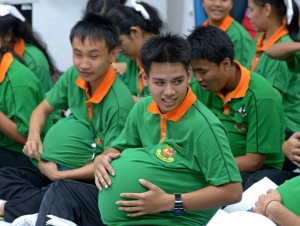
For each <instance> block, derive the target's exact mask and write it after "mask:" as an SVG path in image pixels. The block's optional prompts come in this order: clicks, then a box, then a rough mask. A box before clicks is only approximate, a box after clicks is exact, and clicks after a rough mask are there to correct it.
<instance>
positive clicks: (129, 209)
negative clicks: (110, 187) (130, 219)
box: [119, 206, 141, 212]
mask: <svg viewBox="0 0 300 226" xmlns="http://www.w3.org/2000/svg"><path fill="white" fill-rule="evenodd" d="M119 210H122V211H126V212H138V211H141V210H140V207H137V206H134V207H127V206H120V207H119Z"/></svg>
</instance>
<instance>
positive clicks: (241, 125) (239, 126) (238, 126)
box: [234, 122, 247, 133]
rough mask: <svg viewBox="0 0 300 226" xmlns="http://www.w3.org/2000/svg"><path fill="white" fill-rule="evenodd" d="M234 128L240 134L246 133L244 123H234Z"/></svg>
mask: <svg viewBox="0 0 300 226" xmlns="http://www.w3.org/2000/svg"><path fill="white" fill-rule="evenodd" d="M234 128H236V130H238V131H240V132H242V133H244V132H246V131H247V128H246V126H245V124H244V123H238V122H236V123H235V124H234Z"/></svg>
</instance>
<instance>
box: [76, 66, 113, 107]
mask: <svg viewBox="0 0 300 226" xmlns="http://www.w3.org/2000/svg"><path fill="white" fill-rule="evenodd" d="M115 76H116V73H115V70H114V69H113V68H112V67H109V69H108V71H107V73H106V75H105V77H104V79H103V80H102V82H101V83H100V85H99V87H98V88H97V90H96V92H95V93H94V95H93V96H92V97H91V96H90V94H89V84H88V82H86V81H84V80H83V79H82V78H81V77H80V76H79V77H78V78H77V80H76V85H77V86H79V87H80V88H81V89H84V90H85V93H86V96H87V97H88V101H86V102H87V103H95V104H96V103H100V102H101V101H102V99H103V98H104V97H105V95H106V94H107V93H108V91H109V89H110V87H111V86H112V84H113V83H114V81H115Z"/></svg>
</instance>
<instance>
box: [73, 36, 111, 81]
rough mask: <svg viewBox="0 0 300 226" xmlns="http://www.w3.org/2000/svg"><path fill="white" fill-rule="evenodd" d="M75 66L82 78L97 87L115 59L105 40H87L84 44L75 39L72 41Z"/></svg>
mask: <svg viewBox="0 0 300 226" xmlns="http://www.w3.org/2000/svg"><path fill="white" fill-rule="evenodd" d="M72 49H73V64H74V66H75V68H76V69H77V71H78V72H79V74H80V77H81V78H82V79H83V80H85V81H86V82H89V83H90V84H91V83H93V85H95V86H96V87H97V86H98V85H99V84H100V83H101V81H102V80H103V78H104V76H105V75H106V72H107V71H108V69H109V67H110V64H111V62H112V58H113V53H114V52H113V51H109V49H108V47H107V45H106V43H105V41H104V40H91V39H88V38H86V39H85V40H84V41H83V42H82V41H81V40H80V39H79V38H77V37H75V38H74V39H73V41H72Z"/></svg>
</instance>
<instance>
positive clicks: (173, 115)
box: [148, 86, 197, 122]
mask: <svg viewBox="0 0 300 226" xmlns="http://www.w3.org/2000/svg"><path fill="white" fill-rule="evenodd" d="M196 99H197V98H196V96H195V94H194V93H193V92H192V90H191V88H190V87H189V86H188V92H187V94H186V97H185V98H184V100H183V102H182V103H181V104H180V105H179V106H178V107H177V108H176V109H174V110H173V111H170V112H167V113H166V114H162V113H161V112H160V110H159V107H158V105H157V103H156V102H155V101H154V100H153V101H152V102H151V104H150V105H149V106H148V111H150V112H151V113H152V114H155V115H156V114H159V115H161V116H164V117H165V118H166V119H167V120H170V121H173V122H177V121H178V120H179V119H181V117H182V116H183V115H184V114H185V113H186V112H187V111H188V110H189V109H190V107H191V106H192V105H193V103H194V102H195V100H196Z"/></svg>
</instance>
